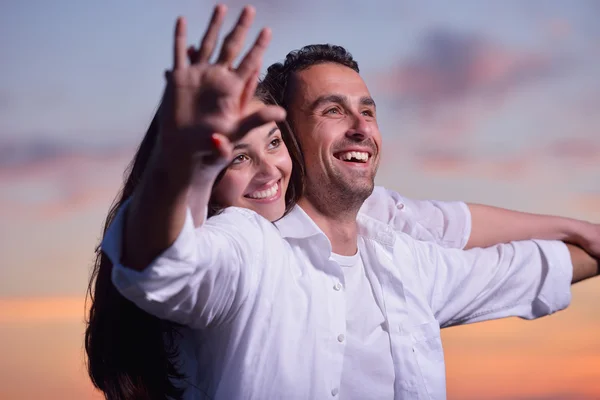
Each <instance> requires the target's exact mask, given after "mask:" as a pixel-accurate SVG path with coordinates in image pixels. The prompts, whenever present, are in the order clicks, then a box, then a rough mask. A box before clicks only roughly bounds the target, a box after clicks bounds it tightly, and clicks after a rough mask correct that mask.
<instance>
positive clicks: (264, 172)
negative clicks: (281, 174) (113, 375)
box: [255, 157, 278, 183]
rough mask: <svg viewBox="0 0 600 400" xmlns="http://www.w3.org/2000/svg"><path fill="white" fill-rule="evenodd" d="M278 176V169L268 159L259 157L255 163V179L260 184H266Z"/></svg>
mask: <svg viewBox="0 0 600 400" xmlns="http://www.w3.org/2000/svg"><path fill="white" fill-rule="evenodd" d="M277 176H278V169H277V166H276V165H275V163H274V162H272V160H270V159H269V158H268V157H261V158H260V159H259V160H258V162H257V163H256V172H255V178H256V179H258V180H260V181H261V182H263V181H264V182H265V183H266V182H268V181H270V180H273V179H274V178H275V177H277Z"/></svg>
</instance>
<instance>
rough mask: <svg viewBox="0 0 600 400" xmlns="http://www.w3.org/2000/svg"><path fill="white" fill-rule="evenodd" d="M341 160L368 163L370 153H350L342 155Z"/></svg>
mask: <svg viewBox="0 0 600 400" xmlns="http://www.w3.org/2000/svg"><path fill="white" fill-rule="evenodd" d="M340 159H341V160H343V161H350V160H352V159H354V160H356V161H360V162H367V160H368V159H369V153H366V152H364V151H348V152H346V153H342V154H340Z"/></svg>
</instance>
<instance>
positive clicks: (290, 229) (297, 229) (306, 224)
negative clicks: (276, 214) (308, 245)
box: [275, 205, 324, 239]
mask: <svg viewBox="0 0 600 400" xmlns="http://www.w3.org/2000/svg"><path fill="white" fill-rule="evenodd" d="M275 226H276V227H277V229H279V232H280V233H281V236H282V237H283V238H286V239H288V238H291V239H305V238H308V237H311V236H314V235H318V234H322V235H324V233H323V231H322V230H321V228H319V227H318V226H317V224H315V221H313V220H312V218H310V217H309V216H308V214H307V213H306V212H305V211H304V210H303V209H302V208H301V207H300V206H299V205H295V206H294V208H292V210H291V211H290V212H289V213H288V214H287V215H286V216H284V217H283V218H281V219H280V220H278V221H276V222H275Z"/></svg>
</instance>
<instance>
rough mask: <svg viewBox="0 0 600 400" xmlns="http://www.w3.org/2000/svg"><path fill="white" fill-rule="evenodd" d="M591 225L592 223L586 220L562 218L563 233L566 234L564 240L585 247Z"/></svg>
mask: <svg viewBox="0 0 600 400" xmlns="http://www.w3.org/2000/svg"><path fill="white" fill-rule="evenodd" d="M590 225H591V224H590V223H589V222H586V221H580V220H576V219H571V218H562V222H561V234H562V235H563V236H564V238H563V239H562V240H563V241H565V242H568V243H572V244H575V245H578V246H580V247H584V248H585V247H586V245H587V243H586V242H587V235H586V233H587V231H588V230H589V228H590Z"/></svg>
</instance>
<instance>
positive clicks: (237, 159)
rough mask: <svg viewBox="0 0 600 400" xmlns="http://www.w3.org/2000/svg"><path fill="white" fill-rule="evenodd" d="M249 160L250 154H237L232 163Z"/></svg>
mask: <svg viewBox="0 0 600 400" xmlns="http://www.w3.org/2000/svg"><path fill="white" fill-rule="evenodd" d="M247 160H249V158H248V156H247V155H245V154H238V155H237V156H235V157H233V160H231V165H237V164H241V163H243V162H244V161H247Z"/></svg>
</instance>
